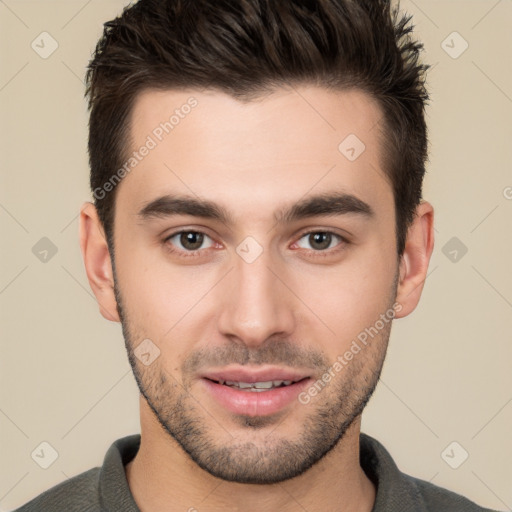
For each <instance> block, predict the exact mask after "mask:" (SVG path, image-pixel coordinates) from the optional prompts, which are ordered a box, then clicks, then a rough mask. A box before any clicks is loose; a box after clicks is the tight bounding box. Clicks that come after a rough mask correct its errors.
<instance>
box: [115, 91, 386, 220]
mask: <svg viewBox="0 0 512 512" xmlns="http://www.w3.org/2000/svg"><path fill="white" fill-rule="evenodd" d="M381 118H382V112H381V109H380V107H379V106H378V104H377V103H376V101H375V100H374V99H373V98H372V97H371V96H369V95H368V94H366V93H364V92H362V91H358V90H350V91H341V92H332V91H328V90H326V89H323V88H318V87H310V86H308V87H306V86H303V87H295V88H290V89H284V88H283V89H277V90H276V91H275V92H274V93H272V94H270V95H266V96H263V97H260V98H258V99H255V100H253V101H249V102H240V101H237V100H236V99H234V98H233V97H231V96H229V95H228V94H225V93H222V92H219V91H214V90H207V91H204V90H203V91H198V90H192V89H190V90H169V91H154V90H148V91H145V92H143V93H141V94H140V95H139V96H138V97H137V99H136V101H135V103H134V106H133V110H132V116H131V125H130V133H131V137H130V139H131V140H130V148H129V154H128V155H127V156H128V157H129V158H130V155H132V157H131V158H130V160H132V163H133V164H135V165H134V166H133V167H130V166H127V170H129V172H128V173H127V174H126V177H125V178H124V179H123V181H122V182H121V185H120V189H122V190H119V191H118V194H119V196H120V197H119V201H120V202H121V203H124V204H125V205H126V206H127V207H131V211H132V212H133V211H134V210H135V209H136V208H137V207H140V206H141V205H142V204H143V203H144V202H147V201H149V200H151V199H154V198H156V197H158V196H161V195H162V194H165V193H173V192H175V193H176V192H179V193H185V194H188V195H195V196H202V197H205V198H214V199H215V200H216V201H217V202H219V203H220V204H226V205H227V204H228V203H230V202H231V203H234V202H236V201H238V204H239V206H242V205H244V206H246V207H249V206H250V205H253V207H254V209H255V210H257V209H260V210H261V208H265V207H268V208H269V209H273V206H274V205H277V203H280V205H281V204H282V203H283V202H287V201H289V200H290V201H291V200H293V199H294V198H295V199H298V198H300V197H301V196H304V195H305V194H307V193H308V191H313V189H314V192H319V193H321V192H326V191H329V190H332V189H333V188H336V189H337V190H340V189H342V190H346V192H348V193H353V194H356V195H359V196H360V197H361V198H362V199H365V200H366V201H367V202H371V201H378V200H382V199H387V200H389V199H392V190H391V186H390V184H389V182H388V180H387V179H386V177H385V174H384V172H383V170H382V163H381V153H382V148H381V136H380V133H381V132H380V121H381ZM144 147H147V148H150V149H144ZM142 153H144V156H143V157H141V156H140V155H141V154H142ZM133 155H135V156H133ZM134 158H135V159H137V161H136V162H135V161H134ZM269 213H272V212H270V211H269Z"/></svg>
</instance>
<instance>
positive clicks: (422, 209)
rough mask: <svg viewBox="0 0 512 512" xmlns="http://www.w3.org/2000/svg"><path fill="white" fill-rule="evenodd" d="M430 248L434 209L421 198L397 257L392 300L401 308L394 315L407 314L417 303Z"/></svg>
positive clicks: (432, 234)
mask: <svg viewBox="0 0 512 512" xmlns="http://www.w3.org/2000/svg"><path fill="white" fill-rule="evenodd" d="M433 249H434V208H433V207H432V205H431V204H430V203H428V202H427V201H422V202H421V203H420V204H419V205H418V207H417V208H416V214H415V217H414V220H413V222H412V224H411V225H410V227H409V229H408V231H407V239H406V242H405V250H404V253H403V255H402V257H401V259H400V266H399V271H400V280H399V283H398V288H397V296H396V302H397V303H399V304H400V305H401V309H400V310H399V311H398V310H397V314H396V318H401V317H404V316H407V315H408V314H409V313H412V312H413V311H414V309H415V308H416V306H417V305H418V302H419V300H420V296H421V292H422V291H423V285H424V283H425V279H426V277H427V270H428V265H429V262H430V257H431V255H432V251H433Z"/></svg>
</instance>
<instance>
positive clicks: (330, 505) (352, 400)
mask: <svg viewBox="0 0 512 512" xmlns="http://www.w3.org/2000/svg"><path fill="white" fill-rule="evenodd" d="M409 22H410V19H408V18H406V17H403V16H401V15H400V14H399V11H398V10H393V11H392V9H391V7H390V5H389V3H388V2H386V1H385V0H365V1H357V2H356V1H354V0H319V1H317V2H311V1H306V0H295V1H293V0H240V1H238V2H227V1H215V2H213V1H208V0H188V1H183V0H140V1H139V2H138V3H136V4H134V5H133V6H131V7H130V8H127V9H126V10H125V11H124V13H123V14H122V16H120V17H119V18H117V19H115V20H113V21H111V22H108V23H106V25H105V31H104V34H103V37H102V39H101V40H100V41H99V43H98V46H97V48H96V53H95V55H94V58H93V59H92V61H91V63H90V67H89V71H88V76H87V80H88V91H87V92H88V95H89V100H90V108H91V117H90V136H89V154H90V164H91V187H92V191H93V194H94V197H95V203H94V204H92V203H86V204H85V205H84V206H83V208H82V210H81V216H80V230H81V233H80V242H81V249H82V254H83V258H84V263H85V268H86V272H87V276H88V279H89V282H90V285H91V287H92V290H93V291H94V294H95V296H96V298H97V300H98V304H99V308H100V312H101V314H102V315H103V316H104V317H105V318H107V319H109V320H112V321H116V322H121V324H122V329H123V335H124V339H125V343H126V348H127V352H128V357H129V360H130V363H131V365H132V368H133V372H134V375H135V378H136V381H137V383H138V386H139V389H140V392H141V397H140V414H141V435H132V436H128V437H125V438H122V439H119V440H117V441H116V442H114V443H113V445H112V446H111V448H110V449H109V451H108V453H107V454H106V457H105V461H104V464H103V467H102V468H101V469H100V468H94V469H91V470H89V471H87V472H85V473H82V474H81V475H78V476H75V477H73V478H71V479H70V480H68V481H66V482H63V483H61V484H59V485H57V486H56V487H54V488H52V489H50V490H48V491H46V492H45V493H43V494H42V495H40V496H39V497H37V498H35V499H34V500H32V501H31V502H29V503H28V504H26V505H25V506H23V507H21V508H20V509H19V510H20V511H23V512H28V511H36V510H37V511H41V510H52V511H75V510H76V511H83V510H87V511H100V510H108V511H114V510H120V511H136V510H141V511H143V512H154V511H164V510H165V511H187V510H188V511H196V510H197V511H203V510H204V511H208V512H216V511H225V510H229V511H235V510H244V511H262V510H263V511H284V512H288V511H299V510H301V511H303V510H307V511H308V512H316V511H320V510H322V511H325V510H332V511H339V512H344V511H351V512H353V511H357V512H363V511H364V512H370V511H375V512H384V511H393V512H396V511H408V512H409V511H418V512H422V511H436V512H438V511H443V510H445V511H451V512H453V511H467V512H470V511H481V510H485V509H483V508H481V507H479V506H477V505H476V504H474V503H471V502H470V501H469V500H467V499H466V498H463V497H462V496H459V495H457V494H455V493H452V492H450V491H448V490H445V489H442V488H439V487H437V486H435V485H433V484H430V483H428V482H425V481H421V480H419V479H416V478H413V477H410V476H407V475H404V474H403V473H401V472H400V471H399V470H398V468H397V466H396V465H395V464H394V462H393V460H392V458H391V456H390V454H389V453H388V452H387V451H386V450H385V448H384V447H383V446H382V445H381V444H380V443H379V442H378V441H377V440H375V439H373V438H371V437H369V436H367V435H365V434H362V433H361V432H360V425H361V414H362V412H363V409H364V407H365V405H366V404H367V402H368V400H369V399H370V397H371V395H372V393H373V391H374V389H375V386H376V384H377V382H378V379H379V375H380V372H381V369H382V365H383V362H384V359H385V354H386V348H387V344H388V339H389V335H390V331H391V325H392V320H393V319H395V318H401V317H404V316H406V315H408V314H409V313H411V312H412V311H413V310H414V309H415V307H416V305H417V304H418V301H419V299H420V295H421V291H422V289H423V284H424V281H425V278H426V274H427V269H428V264H429V260H430V256H431V254H432V250H433V243H434V237H433V208H432V206H431V205H430V204H429V203H428V202H426V201H424V200H422V180H423V175H424V171H425V167H424V165H425V160H426V153H427V150H426V148H427V137H426V126H425V120H424V105H425V102H426V101H427V98H428V96H427V92H426V90H425V86H424V72H425V69H426V66H424V65H422V64H421V63H420V60H419V54H420V51H421V48H422V47H421V45H420V44H419V43H417V42H415V41H413V40H412V39H411V38H410V33H411V30H412V27H411V25H410V24H409Z"/></svg>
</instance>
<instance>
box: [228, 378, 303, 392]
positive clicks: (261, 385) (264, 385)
mask: <svg viewBox="0 0 512 512" xmlns="http://www.w3.org/2000/svg"><path fill="white" fill-rule="evenodd" d="M292 382H293V381H291V380H269V381H265V382H235V381H232V380H226V381H224V380H219V384H225V385H226V386H229V387H232V388H238V389H247V390H250V391H265V390H267V389H272V388H278V387H280V386H283V385H284V386H289V385H290V384H291V383H292Z"/></svg>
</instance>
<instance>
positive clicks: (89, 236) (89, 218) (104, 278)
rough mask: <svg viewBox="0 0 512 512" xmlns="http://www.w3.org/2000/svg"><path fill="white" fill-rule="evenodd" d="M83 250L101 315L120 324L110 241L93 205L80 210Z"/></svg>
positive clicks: (85, 204)
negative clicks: (108, 243)
mask: <svg viewBox="0 0 512 512" xmlns="http://www.w3.org/2000/svg"><path fill="white" fill-rule="evenodd" d="M80 249H81V251H82V258H83V260H84V265H85V271H86V273H87V278H88V279H89V284H90V286H91V289H92V291H93V293H94V295H95V296H96V300H97V301H98V305H99V308H100V313H101V314H102V315H103V316H104V317H105V318H106V319H107V320H110V321H112V322H120V318H119V314H118V312H117V302H116V298H115V294H114V273H113V271H112V264H111V261H110V253H109V250H108V245H107V240H106V237H105V233H104V231H103V226H102V225H101V222H100V220H99V217H98V212H97V210H96V207H95V206H94V204H92V203H89V202H87V203H84V204H83V205H82V208H81V209H80Z"/></svg>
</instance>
